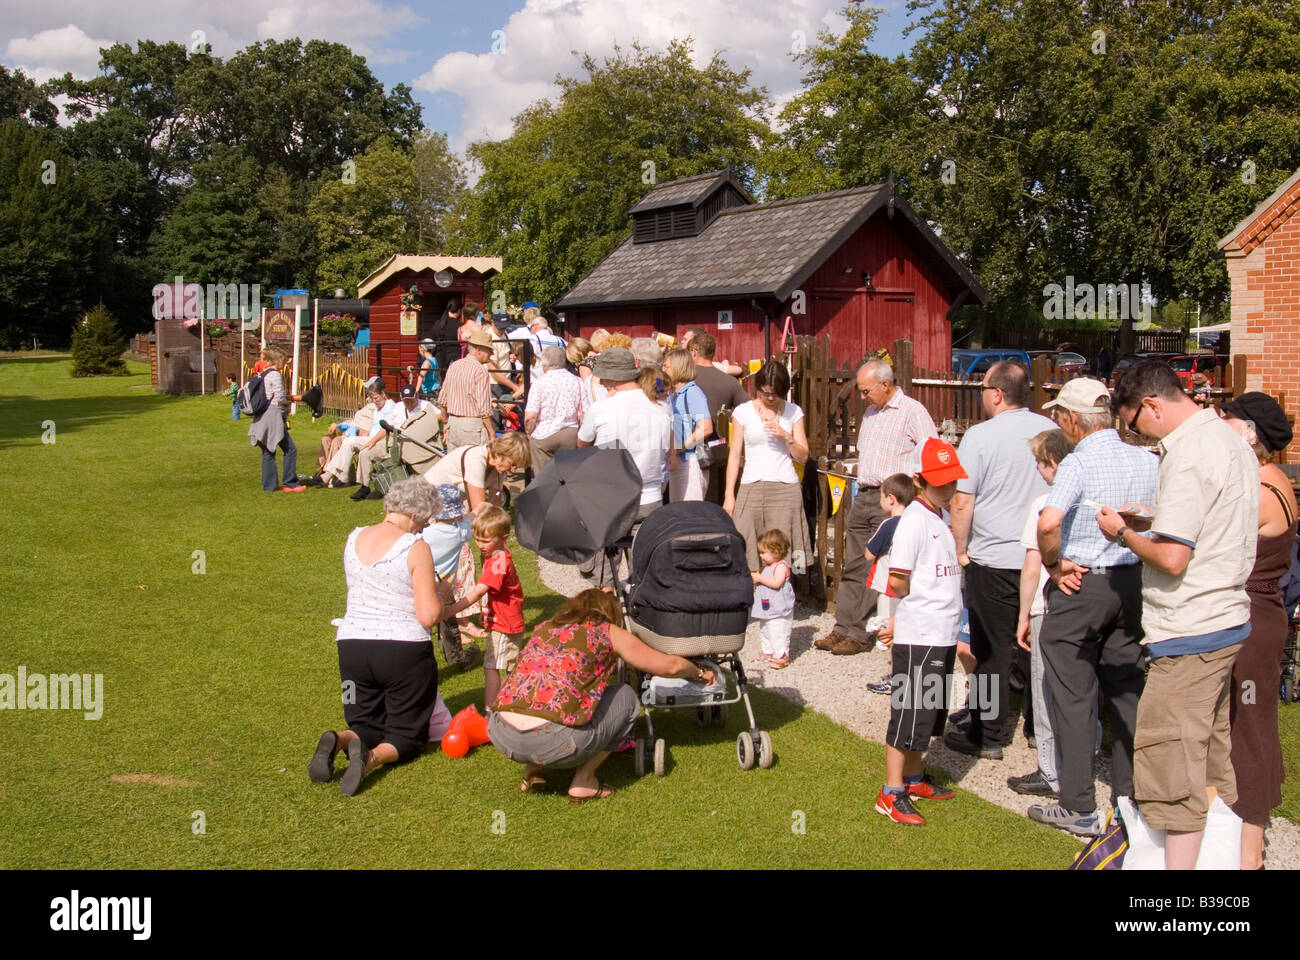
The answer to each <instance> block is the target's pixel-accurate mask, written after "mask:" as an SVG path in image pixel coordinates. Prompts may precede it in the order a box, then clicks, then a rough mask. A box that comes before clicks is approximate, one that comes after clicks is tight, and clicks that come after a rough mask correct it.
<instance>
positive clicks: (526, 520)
mask: <svg viewBox="0 0 1300 960" xmlns="http://www.w3.org/2000/svg"><path fill="white" fill-rule="evenodd" d="M640 505H641V472H640V471H639V470H638V469H637V466H636V461H634V460H633V459H632V455H631V454H630V453H628V452H627V451H626V450H601V449H599V448H597V447H582V448H580V449H578V450H557V451H556V452H555V459H553V460H552V461H551V463H550V465H549V466H548V467H547V468H546V469H545V470H543V471H542V472H541V473H539V474H538V475H537V477H536V479H534V480H533V482H532V483H531V484H529V486H528V489H527V490H525V491H524V492H523V493H521V494H520V495H519V496H518V497H516V498H515V536H516V538H517V539H518V540H519V542H520V543H521V544H522V545H523V546H525V547H527V548H528V549H529V550H533V551H535V552H536V553H538V554H539V555H541V556H543V557H545V558H546V559H547V560H552V561H554V562H556V563H581V562H582V561H583V560H586V559H587V558H588V557H590V556H591V555H592V554H593V553H595V552H596V551H598V550H603V549H605V548H606V547H608V546H612V545H613V544H614V543H615V542H617V541H618V539H619V538H620V537H622V536H623V535H624V534H626V533H627V532H628V530H630V529H631V527H632V521H633V519H635V517H636V512H637V508H638V507H639V506H640Z"/></svg>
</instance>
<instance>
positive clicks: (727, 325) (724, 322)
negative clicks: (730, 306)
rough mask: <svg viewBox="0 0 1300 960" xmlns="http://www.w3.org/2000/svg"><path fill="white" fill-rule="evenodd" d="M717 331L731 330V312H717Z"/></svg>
mask: <svg viewBox="0 0 1300 960" xmlns="http://www.w3.org/2000/svg"><path fill="white" fill-rule="evenodd" d="M718 329H719V330H730V329H731V311H730V310H719V311H718Z"/></svg>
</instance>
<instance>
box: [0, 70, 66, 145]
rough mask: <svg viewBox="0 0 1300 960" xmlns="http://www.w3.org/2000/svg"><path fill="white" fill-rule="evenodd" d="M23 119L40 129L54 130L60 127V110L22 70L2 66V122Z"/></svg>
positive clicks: (0, 113)
mask: <svg viewBox="0 0 1300 960" xmlns="http://www.w3.org/2000/svg"><path fill="white" fill-rule="evenodd" d="M10 117H21V118H24V119H26V120H27V121H29V122H30V123H32V124H34V125H35V126H38V127H46V128H47V129H54V128H55V127H57V126H58V125H59V111H58V108H57V107H55V106H54V104H53V103H51V102H50V98H49V96H48V95H47V94H46V93H45V91H44V90H42V89H41V88H40V87H38V86H37V85H36V83H35V82H34V81H33V80H31V79H30V78H29V77H28V76H27V75H26V74H25V73H23V72H22V70H19V69H16V68H15V69H14V71H13V72H12V73H10V72H9V69H8V68H7V67H6V66H4V64H0V120H8V119H9V118H10Z"/></svg>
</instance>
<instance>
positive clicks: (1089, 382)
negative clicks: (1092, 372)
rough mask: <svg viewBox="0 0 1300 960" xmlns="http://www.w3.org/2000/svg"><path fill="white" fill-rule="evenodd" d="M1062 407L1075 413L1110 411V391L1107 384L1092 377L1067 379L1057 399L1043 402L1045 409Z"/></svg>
mask: <svg viewBox="0 0 1300 960" xmlns="http://www.w3.org/2000/svg"><path fill="white" fill-rule="evenodd" d="M1051 407H1061V408H1062V409H1065V410H1073V411H1074V412H1075V413H1109V412H1110V391H1109V390H1107V389H1106V384H1104V383H1102V382H1101V381H1100V380H1093V379H1092V378H1091V377H1075V378H1074V379H1073V380H1068V381H1066V384H1065V386H1063V387H1062V388H1061V391H1060V393H1058V394H1057V395H1056V399H1055V400H1049V401H1048V402H1047V403H1045V404H1043V409H1044V410H1047V409H1049V408H1051Z"/></svg>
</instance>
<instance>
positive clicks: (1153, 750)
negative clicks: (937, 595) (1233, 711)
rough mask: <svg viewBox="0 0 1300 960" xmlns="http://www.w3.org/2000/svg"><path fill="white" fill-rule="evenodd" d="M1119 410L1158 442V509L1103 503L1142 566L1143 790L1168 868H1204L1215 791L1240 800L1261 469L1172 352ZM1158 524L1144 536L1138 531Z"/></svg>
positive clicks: (1139, 780)
mask: <svg viewBox="0 0 1300 960" xmlns="http://www.w3.org/2000/svg"><path fill="white" fill-rule="evenodd" d="M1111 410H1112V411H1113V412H1114V413H1115V414H1117V415H1118V416H1120V417H1121V418H1123V420H1124V422H1125V423H1126V424H1128V426H1129V429H1130V430H1133V431H1135V432H1140V433H1142V434H1143V435H1144V436H1148V437H1152V438H1153V439H1158V440H1159V441H1160V475H1159V485H1158V486H1157V488H1156V502H1155V511H1154V516H1153V517H1150V519H1149V521H1146V520H1140V519H1139V518H1138V517H1137V516H1135V515H1134V513H1133V511H1132V510H1131V508H1132V507H1134V506H1137V505H1135V504H1125V505H1124V506H1122V507H1121V509H1120V511H1119V512H1117V511H1115V510H1113V509H1111V508H1110V507H1102V508H1101V510H1099V511H1098V513H1097V525H1098V526H1099V527H1100V528H1101V530H1102V532H1103V533H1104V534H1106V536H1108V537H1110V538H1111V539H1112V540H1114V541H1115V542H1117V543H1121V544H1123V545H1124V546H1126V547H1128V548H1129V549H1130V550H1132V551H1133V552H1134V553H1135V554H1137V556H1138V558H1139V559H1140V560H1141V561H1142V562H1143V564H1144V565H1145V566H1144V568H1143V571H1142V628H1143V631H1144V632H1145V634H1146V638H1145V640H1144V643H1145V644H1146V647H1147V652H1148V653H1149V654H1150V655H1151V658H1152V660H1151V667H1150V669H1149V670H1148V672H1147V682H1146V688H1145V689H1144V690H1143V692H1142V699H1141V701H1139V703H1138V716H1137V732H1136V735H1135V737H1134V745H1133V746H1134V760H1133V793H1134V798H1135V799H1136V800H1137V801H1138V803H1139V805H1140V806H1141V809H1142V815H1143V817H1145V818H1146V821H1147V822H1148V823H1149V824H1150V825H1151V826H1153V827H1156V828H1159V829H1162V830H1164V831H1165V832H1166V839H1165V868H1166V869H1169V870H1190V869H1192V868H1194V867H1195V866H1196V857H1197V854H1198V853H1199V852H1200V847H1201V836H1202V834H1203V833H1204V831H1205V817H1206V814H1207V813H1208V811H1209V797H1208V793H1207V788H1209V787H1214V788H1215V789H1216V790H1217V791H1218V795H1219V797H1221V798H1222V799H1223V802H1224V803H1227V804H1232V803H1234V802H1235V801H1236V798H1237V785H1236V779H1235V777H1234V776H1233V772H1232V763H1231V761H1230V759H1229V756H1228V752H1229V748H1230V745H1231V744H1230V740H1229V737H1228V711H1229V704H1230V700H1229V698H1230V697H1232V696H1234V695H1236V694H1235V691H1233V690H1232V689H1231V678H1232V664H1233V661H1234V660H1235V659H1236V657H1237V652H1238V651H1239V650H1240V649H1241V644H1242V642H1243V641H1244V640H1245V639H1246V638H1247V637H1248V636H1249V635H1250V599H1249V597H1247V595H1246V580H1247V578H1248V577H1249V576H1250V570H1251V567H1252V566H1253V564H1254V562H1255V545H1256V542H1257V539H1258V519H1259V466H1258V462H1257V461H1256V459H1255V455H1254V453H1253V452H1252V451H1251V450H1250V448H1249V447H1247V446H1246V443H1245V441H1244V440H1242V438H1241V436H1240V435H1239V434H1238V433H1237V432H1236V431H1235V430H1233V429H1232V428H1231V427H1229V426H1228V425H1227V424H1225V423H1224V422H1223V421H1222V420H1220V419H1219V417H1218V414H1217V413H1216V412H1215V411H1214V410H1202V409H1201V408H1200V407H1199V406H1198V405H1197V404H1196V403H1195V401H1193V400H1192V399H1191V398H1190V397H1188V396H1187V394H1186V393H1185V392H1184V391H1183V389H1182V384H1181V383H1179V381H1178V376H1177V374H1175V373H1174V372H1173V370H1172V369H1171V368H1170V367H1169V365H1168V364H1167V363H1165V362H1164V361H1162V360H1146V361H1143V362H1142V363H1139V364H1137V365H1136V366H1134V367H1133V368H1132V369H1130V370H1129V371H1128V372H1127V373H1125V375H1124V379H1123V380H1121V381H1120V383H1119V385H1118V386H1117V387H1116V389H1115V393H1114V396H1113V397H1112V398H1111ZM1148 525H1149V526H1150V529H1151V536H1150V537H1149V538H1148V537H1143V536H1141V535H1139V533H1138V532H1137V531H1136V530H1135V527H1143V528H1145V527H1146V526H1148Z"/></svg>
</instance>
